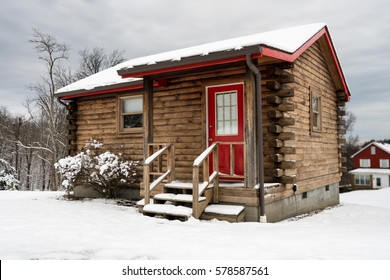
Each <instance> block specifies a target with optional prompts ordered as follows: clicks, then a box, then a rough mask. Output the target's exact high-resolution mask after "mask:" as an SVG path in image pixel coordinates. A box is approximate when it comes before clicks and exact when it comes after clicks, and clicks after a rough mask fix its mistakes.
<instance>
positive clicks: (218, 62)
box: [122, 55, 246, 78]
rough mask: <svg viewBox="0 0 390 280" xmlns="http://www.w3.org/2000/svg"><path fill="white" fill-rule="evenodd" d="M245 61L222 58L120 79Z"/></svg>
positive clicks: (238, 58)
mask: <svg viewBox="0 0 390 280" xmlns="http://www.w3.org/2000/svg"><path fill="white" fill-rule="evenodd" d="M245 59H246V57H245V56H244V55H241V56H237V57H230V58H224V59H218V60H213V61H206V62H200V63H194V64H188V65H180V66H175V67H170V68H163V69H155V70H150V71H144V72H139V73H134V74H125V75H123V76H122V78H142V77H144V76H150V75H157V74H163V73H169V72H176V71H183V70H191V69H196V68H201V67H207V66H214V65H221V64H226V63H232V62H239V61H244V60H245Z"/></svg>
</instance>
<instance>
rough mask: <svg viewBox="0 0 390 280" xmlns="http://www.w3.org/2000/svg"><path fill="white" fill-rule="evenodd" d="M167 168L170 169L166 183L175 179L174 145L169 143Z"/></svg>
mask: <svg viewBox="0 0 390 280" xmlns="http://www.w3.org/2000/svg"><path fill="white" fill-rule="evenodd" d="M167 169H168V170H170V171H171V173H169V175H168V183H170V182H172V181H174V180H175V177H176V174H175V146H174V145H173V144H171V145H170V146H169V148H168V154H167Z"/></svg>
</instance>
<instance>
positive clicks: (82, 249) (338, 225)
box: [0, 188, 390, 260]
mask: <svg viewBox="0 0 390 280" xmlns="http://www.w3.org/2000/svg"><path fill="white" fill-rule="evenodd" d="M61 195H62V194H61V193H58V192H57V193H55V192H16V191H1V192H0V259H3V260H4V259H8V260H12V259H23V260H30V259H74V260H80V259H94V260H99V259H111V260H119V259H122V260H125V259H127V260H128V259H140V260H142V259H144V260H145V259H156V260H167V259H183V260H185V259H269V260H291V259H296V260H308V259H329V260H340V259H349V260H351V259H355V260H356V259H373V260H376V259H385V260H389V259H390V188H387V189H383V190H379V191H355V192H351V193H346V194H341V201H342V203H341V205H340V206H338V207H334V208H331V209H327V210H325V211H322V212H321V213H318V214H314V215H311V216H307V217H304V218H301V219H297V220H289V221H284V222H280V223H275V224H259V223H241V224H230V223H227V222H219V221H198V220H195V219H191V220H189V221H187V222H179V221H168V220H163V219H156V218H150V217H145V216H143V215H141V214H139V213H138V212H137V210H136V209H135V208H133V207H124V206H117V205H116V204H115V203H114V202H113V201H107V200H101V199H98V200H86V201H67V200H64V199H63V198H62V197H61Z"/></svg>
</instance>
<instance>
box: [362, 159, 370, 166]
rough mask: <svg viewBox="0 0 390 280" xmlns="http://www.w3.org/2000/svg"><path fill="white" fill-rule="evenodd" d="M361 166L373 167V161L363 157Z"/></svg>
mask: <svg viewBox="0 0 390 280" xmlns="http://www.w3.org/2000/svg"><path fill="white" fill-rule="evenodd" d="M360 167H371V162H370V160H369V159H361V160H360Z"/></svg>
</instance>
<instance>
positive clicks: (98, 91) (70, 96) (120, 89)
mask: <svg viewBox="0 0 390 280" xmlns="http://www.w3.org/2000/svg"><path fill="white" fill-rule="evenodd" d="M142 88H143V84H142V83H141V84H137V85H132V86H126V87H119V88H112V89H102V90H97V91H91V92H84V93H76V94H73V95H67V96H60V98H61V99H62V100H67V99H73V98H77V97H85V96H92V95H99V94H103V93H110V92H121V91H128V90H135V89H142Z"/></svg>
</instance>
